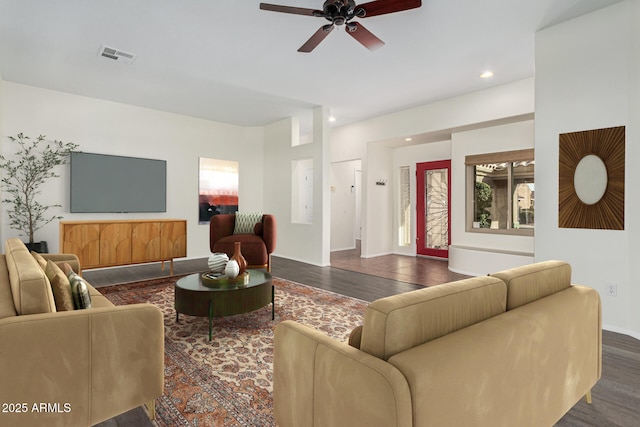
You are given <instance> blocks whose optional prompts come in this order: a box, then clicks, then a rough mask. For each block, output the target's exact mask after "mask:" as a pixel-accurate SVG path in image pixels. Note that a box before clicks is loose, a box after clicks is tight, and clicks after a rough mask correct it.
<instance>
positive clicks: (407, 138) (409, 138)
mask: <svg viewBox="0 0 640 427" xmlns="http://www.w3.org/2000/svg"><path fill="white" fill-rule="evenodd" d="M404 140H405V141H407V142H409V141H413V138H411V137H409V136H408V137H406V138H405V139H404Z"/></svg>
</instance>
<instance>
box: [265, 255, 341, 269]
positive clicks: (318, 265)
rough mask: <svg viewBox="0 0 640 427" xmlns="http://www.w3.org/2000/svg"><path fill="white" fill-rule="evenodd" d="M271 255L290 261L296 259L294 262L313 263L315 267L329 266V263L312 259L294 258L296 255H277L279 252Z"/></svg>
mask: <svg viewBox="0 0 640 427" xmlns="http://www.w3.org/2000/svg"><path fill="white" fill-rule="evenodd" d="M272 256H274V257H277V258H282V259H288V260H290V261H296V262H301V263H304V264H309V265H314V266H316V267H330V266H331V264H318V263H315V262H312V261H309V260H308V259H300V258H296V257H291V256H285V255H279V254H275V253H274V254H272Z"/></svg>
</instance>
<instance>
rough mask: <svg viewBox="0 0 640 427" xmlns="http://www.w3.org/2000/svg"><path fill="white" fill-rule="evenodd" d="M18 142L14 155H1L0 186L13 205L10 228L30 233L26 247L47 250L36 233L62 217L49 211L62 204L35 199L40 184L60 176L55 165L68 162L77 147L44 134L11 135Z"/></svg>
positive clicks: (9, 210) (38, 192)
mask: <svg viewBox="0 0 640 427" xmlns="http://www.w3.org/2000/svg"><path fill="white" fill-rule="evenodd" d="M9 139H10V140H11V141H13V142H15V143H16V144H17V149H16V151H15V153H14V154H13V156H12V157H13V158H7V157H6V156H5V155H2V154H0V169H1V170H2V181H1V186H2V187H3V189H4V191H5V192H6V193H8V194H9V196H8V197H6V198H5V199H3V200H2V202H3V203H8V204H10V205H11V208H10V209H8V210H7V213H8V215H9V227H11V228H12V229H14V230H18V231H20V232H21V235H24V236H27V237H28V238H29V242H28V243H27V247H28V248H29V249H30V250H34V251H36V252H47V242H37V243H36V242H34V237H33V236H34V233H35V232H36V231H37V230H39V229H41V228H42V227H44V226H45V225H47V224H49V223H50V222H51V221H53V220H55V219H60V218H62V217H61V216H57V215H52V216H49V215H48V214H47V210H48V209H49V208H53V207H60V206H61V205H59V204H55V205H44V204H42V203H40V202H39V201H38V200H36V198H37V196H38V195H39V194H40V193H41V190H40V186H41V185H42V184H44V183H45V182H46V181H47V180H48V179H50V178H57V177H59V175H58V174H57V173H56V171H55V170H54V169H55V167H56V166H59V165H62V164H65V163H66V162H67V158H68V157H69V153H70V152H71V151H72V150H74V149H76V148H77V147H78V145H77V144H74V143H72V142H66V143H65V142H62V141H57V140H54V141H50V140H45V136H44V135H40V136H38V137H37V138H36V139H31V138H29V137H28V136H26V135H23V134H22V133H19V134H18V135H17V136H15V137H13V136H9Z"/></svg>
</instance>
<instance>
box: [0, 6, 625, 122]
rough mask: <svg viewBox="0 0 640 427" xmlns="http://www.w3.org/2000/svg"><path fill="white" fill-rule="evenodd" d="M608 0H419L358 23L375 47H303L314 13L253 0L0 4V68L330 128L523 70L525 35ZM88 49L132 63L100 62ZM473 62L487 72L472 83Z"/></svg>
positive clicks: (117, 94) (94, 90)
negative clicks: (320, 122)
mask: <svg viewBox="0 0 640 427" xmlns="http://www.w3.org/2000/svg"><path fill="white" fill-rule="evenodd" d="M364 1H366V0H363V2H364ZM377 1H384V0H377ZM618 1H620V0H483V1H478V0H423V4H422V7H421V8H419V9H414V10H409V11H405V12H399V13H394V14H389V15H382V16H376V17H371V18H368V19H361V20H359V22H360V23H361V24H364V25H365V26H366V27H367V29H369V30H370V31H371V32H373V33H374V34H375V35H377V36H378V37H379V38H381V39H382V40H383V41H384V42H385V43H386V45H385V46H384V47H382V48H381V49H379V50H376V51H374V52H370V51H368V50H367V49H365V48H364V47H363V46H361V45H360V44H358V43H357V42H356V41H355V40H354V39H353V38H351V37H349V36H348V35H347V34H345V33H344V32H343V30H342V28H340V31H333V32H332V33H331V34H330V35H329V36H328V37H327V38H326V39H325V40H324V41H323V42H322V43H321V44H320V45H319V46H318V47H317V48H316V49H315V50H314V51H313V52H312V53H309V54H305V53H298V52H297V49H298V48H299V47H300V46H301V45H302V44H303V43H304V42H305V41H306V40H307V39H308V38H309V37H310V36H311V35H312V34H313V33H314V32H315V31H316V30H317V29H318V28H319V27H320V25H323V24H325V23H326V21H325V20H324V19H322V18H314V17H307V16H298V15H290V14H282V13H274V12H268V11H262V10H260V9H259V3H260V2H259V1H257V0H235V1H228V0H227V1H222V0H91V1H89V0H0V76H2V79H4V80H5V81H9V82H16V83H23V84H27V85H32V86H38V87H43V88H48V89H54V90H59V91H64V92H70V93H74V94H80V95H86V96H90V97H95V98H101V99H106V100H112V101H117V102H123V103H127V104H132V105H138V106H143V107H148V108H152V109H157V110H162V111H169V112H175V113H179V114H186V115H190V116H195V117H201V118H206V119H210V120H215V121H220V122H226V123H232V124H238V125H243V126H262V125H265V124H268V123H271V122H274V121H276V120H279V119H282V118H284V117H287V116H291V115H295V116H299V117H300V118H301V121H302V123H304V122H305V121H307V120H310V119H311V109H312V108H313V107H315V106H318V105H325V106H328V107H329V108H330V109H331V112H332V114H333V115H335V116H336V118H337V121H336V123H335V125H342V124H346V123H350V122H353V121H357V120H362V119H366V118H370V117H375V116H378V115H381V114H384V113H389V112H393V111H398V110H402V109H404V108H407V107H412V106H415V105H420V104H425V103H429V102H433V101H435V100H438V99H444V98H448V97H451V96H456V95H460V94H463V93H468V92H472V91H476V90H480V89H483V88H486V87H489V86H494V85H499V84H503V83H507V82H510V81H514V80H518V79H522V78H526V77H530V76H532V75H533V74H534V35H535V32H536V30H538V29H541V28H544V27H546V26H549V25H553V24H556V23H559V22H562V21H565V20H568V19H571V18H573V17H576V16H579V15H582V14H585V13H588V12H590V11H593V10H596V9H599V8H602V7H605V6H608V5H611V4H613V3H617V2H618ZM269 2H270V3H275V4H283V5H288V6H298V7H307V8H314V9H322V3H323V0H282V1H280V0H269ZM101 45H107V46H110V47H114V48H116V49H120V50H123V51H127V52H131V53H134V54H136V55H137V58H136V59H135V61H134V62H133V63H132V64H130V65H127V64H122V63H119V62H116V61H112V60H109V59H105V58H102V57H100V56H98V50H99V48H100V46H101ZM486 69H491V70H493V71H494V72H495V76H494V77H493V78H491V79H488V80H482V79H480V78H479V74H480V73H481V72H483V71H485V70H486Z"/></svg>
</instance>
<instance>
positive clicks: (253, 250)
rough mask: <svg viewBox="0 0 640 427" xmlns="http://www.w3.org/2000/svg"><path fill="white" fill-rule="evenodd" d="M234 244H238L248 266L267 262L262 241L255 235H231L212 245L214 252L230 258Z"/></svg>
mask: <svg viewBox="0 0 640 427" xmlns="http://www.w3.org/2000/svg"><path fill="white" fill-rule="evenodd" d="M235 242H240V252H242V256H243V257H244V259H246V260H247V263H248V264H249V265H264V264H266V263H267V262H268V261H269V254H267V247H266V246H265V244H264V240H262V238H261V237H260V236H256V235H255V234H233V235H231V236H227V237H223V238H222V239H220V240H218V241H217V242H216V244H215V245H214V248H215V252H224V253H226V254H227V255H229V257H231V256H232V255H233V252H234V251H235Z"/></svg>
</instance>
